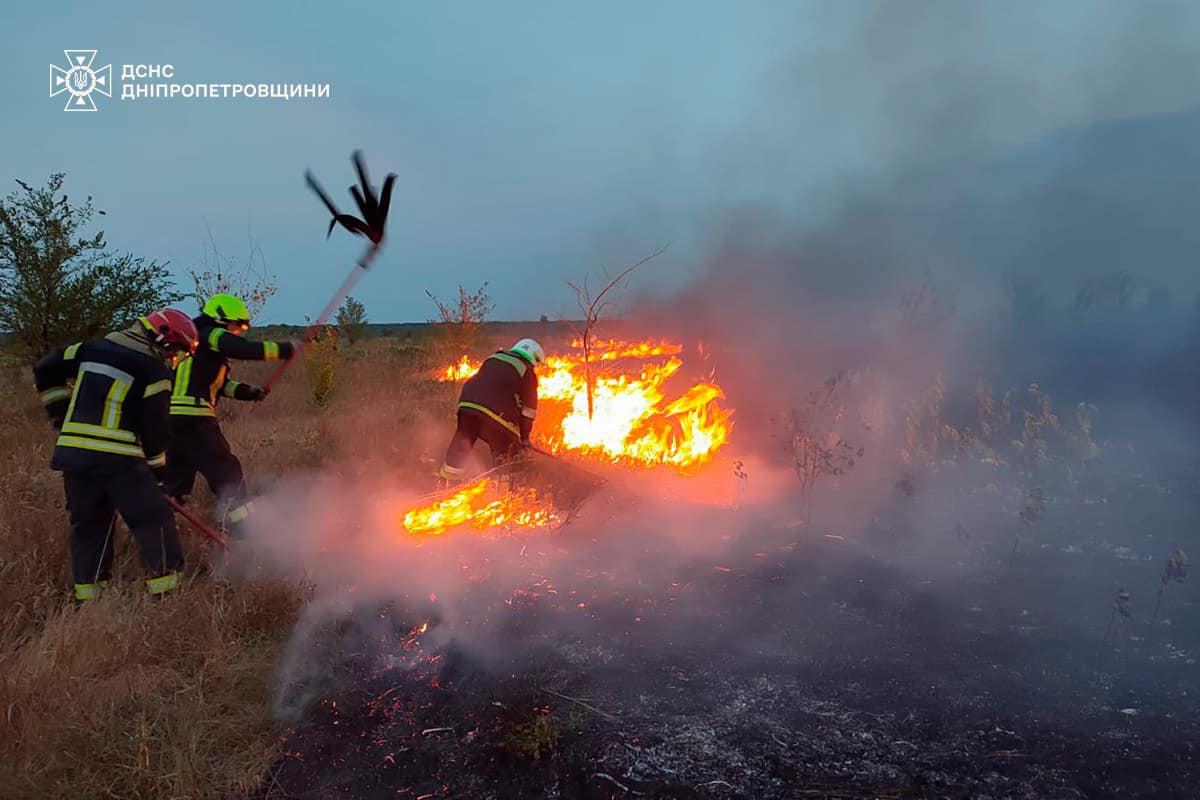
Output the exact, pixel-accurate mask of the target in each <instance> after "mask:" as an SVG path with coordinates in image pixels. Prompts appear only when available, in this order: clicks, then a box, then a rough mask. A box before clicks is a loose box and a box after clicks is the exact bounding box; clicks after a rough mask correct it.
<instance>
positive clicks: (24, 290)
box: [0, 172, 183, 358]
mask: <svg viewBox="0 0 1200 800" xmlns="http://www.w3.org/2000/svg"><path fill="white" fill-rule="evenodd" d="M64 177H65V176H64V174H63V173H61V172H59V173H55V174H53V175H51V176H50V179H49V180H48V181H47V182H46V185H45V186H43V187H40V188H35V187H33V186H30V185H29V184H27V183H25V182H24V181H20V180H18V181H17V184H18V185H19V186H20V187H21V190H20V191H18V192H13V193H12V194H10V195H9V196H8V197H7V198H6V199H4V200H3V201H0V329H4V330H8V331H11V332H13V333H14V334H15V335H16V337H17V339H18V340H19V341H20V342H21V343H22V344H23V345H24V346H25V348H26V350H27V354H28V355H29V356H31V357H33V358H36V357H37V356H39V355H41V354H42V353H43V352H45V351H46V350H49V349H50V348H51V347H54V346H56V345H60V344H63V343H66V342H70V341H74V340H79V339H83V338H87V337H90V336H96V335H98V334H100V333H101V332H103V331H105V330H109V329H113V328H117V327H121V326H124V325H127V324H129V323H130V322H132V321H133V320H134V319H135V318H136V317H138V316H139V315H141V314H144V313H146V312H147V311H151V310H153V309H154V308H157V307H160V306H165V305H170V304H171V303H174V302H176V301H178V300H180V299H182V297H183V295H181V294H179V293H178V292H177V291H175V290H174V288H173V286H172V282H171V277H170V274H169V273H168V272H167V265H166V264H165V263H160V262H158V261H153V260H151V261H147V260H146V259H144V258H139V257H135V256H133V255H130V254H127V253H126V254H121V253H114V252H112V251H110V250H109V249H108V244H107V243H106V242H105V240H104V231H98V232H96V233H95V234H94V235H91V236H86V235H84V234H83V233H82V231H83V230H84V229H85V228H86V227H87V225H88V223H90V222H91V220H92V218H93V217H94V216H95V215H96V214H104V212H103V211H98V210H97V209H96V208H95V206H94V205H93V203H92V198H91V196H90V195H89V196H88V198H87V200H86V201H84V202H83V203H74V204H73V203H71V202H70V200H69V199H68V197H67V195H66V194H64V193H62V186H63V178H64Z"/></svg>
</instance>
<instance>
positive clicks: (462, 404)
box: [458, 400, 521, 436]
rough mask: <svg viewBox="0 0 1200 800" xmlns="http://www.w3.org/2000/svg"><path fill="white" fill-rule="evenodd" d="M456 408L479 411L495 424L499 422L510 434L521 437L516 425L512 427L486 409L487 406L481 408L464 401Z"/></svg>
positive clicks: (476, 404)
mask: <svg viewBox="0 0 1200 800" xmlns="http://www.w3.org/2000/svg"><path fill="white" fill-rule="evenodd" d="M458 407H459V408H471V409H474V410H475V411H480V412H482V413H484V414H487V415H488V416H489V417H491V418H492V419H494V420H496V422H499V423H500V424H501V425H503V426H504V427H505V428H506V429H508V430H510V431H512V432H513V433H515V434H516V435H517V436H520V435H521V432H520V431H519V430H517V426H516V425H513V424H512V423H511V422H509V421H508V420H506V419H505V418H504V417H502V416H500V415H499V414H497V413H496V412H495V411H492V410H491V409H490V408H488V407H487V406H481V405H479V404H478V403H472V402H469V401H466V400H464V401H463V402H461V403H459V404H458Z"/></svg>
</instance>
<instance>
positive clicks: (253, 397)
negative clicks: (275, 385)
mask: <svg viewBox="0 0 1200 800" xmlns="http://www.w3.org/2000/svg"><path fill="white" fill-rule="evenodd" d="M270 393H271V390H270V389H267V388H266V387H263V386H254V385H252V384H247V385H246V399H247V400H250V401H253V402H255V403H261V402H262V401H263V400H266V399H267V395H269V394H270Z"/></svg>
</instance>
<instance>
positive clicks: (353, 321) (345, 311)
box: [333, 297, 367, 344]
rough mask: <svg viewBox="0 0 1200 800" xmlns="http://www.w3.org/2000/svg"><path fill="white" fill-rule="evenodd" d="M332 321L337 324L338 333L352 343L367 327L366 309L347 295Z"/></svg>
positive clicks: (359, 337)
mask: <svg viewBox="0 0 1200 800" xmlns="http://www.w3.org/2000/svg"><path fill="white" fill-rule="evenodd" d="M333 321H334V324H336V325H337V330H338V335H339V336H341V337H343V338H344V339H345V340H346V341H347V342H349V343H350V344H354V343H355V342H357V341H358V340H359V339H361V338H362V335H363V332H364V331H366V329H367V309H366V307H364V306H363V304H362V303H360V302H359V301H357V300H355V299H354V298H353V297H347V298H346V302H344V303H342V307H341V308H339V309H338V312H337V316H336V317H334V320H333Z"/></svg>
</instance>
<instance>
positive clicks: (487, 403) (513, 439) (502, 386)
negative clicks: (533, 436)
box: [438, 339, 546, 486]
mask: <svg viewBox="0 0 1200 800" xmlns="http://www.w3.org/2000/svg"><path fill="white" fill-rule="evenodd" d="M545 358H546V356H545V353H544V352H543V350H542V346H541V345H540V344H538V343H537V342H535V341H534V340H533V339H522V340H521V341H519V342H517V343H516V344H514V345H513V346H512V348H511V349H509V350H499V351H497V352H495V353H493V354H492V355H490V356H488V357H487V359H486V360H485V361H484V362H483V364H482V365H481V366H480V367H479V370H478V371H477V372H476V373H475V374H474V375H472V376H471V377H470V378H469V379H467V382H466V383H465V384H463V387H462V393H461V394H460V395H459V398H458V430H456V431H455V432H454V438H453V439H451V440H450V446H449V447H448V448H447V449H446V460H445V462H444V463H443V464H442V468H441V469H440V470H438V478H439V479H440V480H439V485H441V486H448V485H449V484H451V483H456V482H458V481H460V480H462V478H463V476H464V474H465V473H466V463H467V458H468V456H470V454H471V450H472V449H473V448H474V447H475V442H477V441H478V440H480V439H483V440H484V441H485V442H487V444H488V447H489V448H491V451H492V458H493V460H495V461H497V462H503V461H507V460H509V459H511V458H513V457H514V456H516V455H517V454H518V453H519V452H520V451H521V449H522V448H525V447H529V446H530V441H529V435H530V433H531V432H532V430H533V420H534V417H535V416H537V393H538V380H537V371H536V369H535V368H536V367H537V365H538V364H541V363H542V361H544V360H545Z"/></svg>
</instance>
